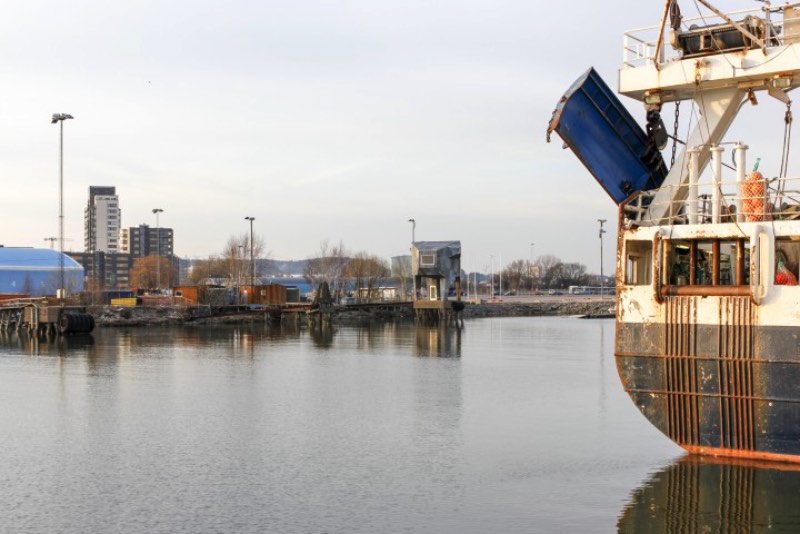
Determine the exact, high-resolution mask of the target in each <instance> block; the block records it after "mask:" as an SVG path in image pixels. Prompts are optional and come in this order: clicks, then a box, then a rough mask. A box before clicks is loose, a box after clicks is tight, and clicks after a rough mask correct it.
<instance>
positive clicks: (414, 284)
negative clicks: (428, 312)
mask: <svg viewBox="0 0 800 534" xmlns="http://www.w3.org/2000/svg"><path fill="white" fill-rule="evenodd" d="M408 222H410V223H411V248H409V251H410V252H411V254H412V256H413V254H414V242H415V241H416V240H417V239H416V238H417V236H416V233H417V220H416V219H409V220H408ZM412 264H413V259H412ZM411 282H412V284H411V285H412V288H411V291H412V292H413V293H412V295H411V297H412V300H417V277H416V276H414V273H413V272H412V273H411ZM403 290H404V291H405V288H403Z"/></svg>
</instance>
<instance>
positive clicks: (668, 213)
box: [548, 0, 800, 462]
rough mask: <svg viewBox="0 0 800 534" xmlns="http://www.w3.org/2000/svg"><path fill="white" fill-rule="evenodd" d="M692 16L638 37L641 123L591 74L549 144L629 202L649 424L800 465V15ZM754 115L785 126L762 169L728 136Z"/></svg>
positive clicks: (625, 262)
mask: <svg viewBox="0 0 800 534" xmlns="http://www.w3.org/2000/svg"><path fill="white" fill-rule="evenodd" d="M700 5H702V8H700ZM691 6H692V8H693V9H692V12H693V13H694V12H695V10H694V7H695V6H697V7H698V8H700V9H699V10H698V13H699V16H697V17H695V18H690V17H684V16H683V14H682V13H681V6H680V5H679V1H678V0H666V2H665V3H664V4H663V6H660V7H663V9H659V11H658V13H657V14H655V15H654V22H655V21H658V20H660V23H659V24H655V25H653V26H651V27H647V28H639V29H636V30H632V31H628V32H625V33H624V35H623V40H622V41H623V42H622V48H623V63H622V65H621V67H620V69H619V71H618V84H619V87H618V91H617V92H618V93H619V95H622V96H624V97H628V98H631V99H633V101H635V102H633V104H634V105H636V106H642V107H641V108H639V109H640V110H641V117H642V118H641V119H640V121H639V122H637V121H636V120H635V119H634V118H633V115H632V113H631V112H629V111H628V109H627V108H626V107H625V106H624V105H623V104H622V102H621V101H620V99H619V98H618V97H617V95H616V94H615V93H614V92H613V91H612V90H611V89H610V88H609V86H608V85H607V84H606V83H605V82H604V81H603V80H602V78H601V77H600V76H599V74H598V72H597V71H595V70H594V69H589V70H588V71H587V72H585V73H584V74H583V75H582V76H580V77H579V78H578V80H577V81H576V82H575V83H574V84H573V85H572V86H571V87H570V88H569V89H568V90H567V92H566V93H565V94H564V95H563V97H562V98H561V100H560V101H559V102H558V104H557V106H556V109H555V111H554V113H553V116H552V118H551V120H550V123H549V125H548V140H549V138H550V136H551V134H552V133H556V134H557V135H558V136H559V137H561V139H562V140H563V142H564V146H565V148H569V149H571V150H572V152H574V154H575V155H576V156H577V157H578V158H579V159H580V161H581V162H582V163H583V164H584V166H585V167H586V168H587V169H588V170H589V171H590V173H591V174H592V175H593V176H594V177H595V179H596V180H597V181H598V182H599V183H600V185H601V186H602V187H603V188H604V189H605V191H606V192H607V193H608V194H609V196H610V197H611V198H612V199H613V200H614V202H615V203H616V204H617V206H618V213H619V217H618V242H617V266H616V288H617V289H616V297H617V302H616V333H615V359H616V364H617V370H618V372H619V376H620V379H621V382H622V385H623V387H624V389H625V391H626V392H627V393H628V395H629V396H630V398H631V400H632V401H633V403H634V404H635V405H636V407H637V408H638V409H639V411H640V412H641V413H642V415H644V417H645V418H646V419H647V420H649V421H650V423H652V424H653V425H654V426H655V427H656V428H657V429H658V430H660V431H661V432H662V433H663V434H664V435H665V436H667V437H668V438H670V439H671V440H672V441H674V442H675V443H676V444H678V445H679V446H681V447H682V448H684V449H685V450H686V451H688V452H689V453H693V454H699V455H714V456H727V457H739V458H749V459H752V460H767V461H779V462H780V461H783V462H800V286H798V285H797V280H798V278H799V277H800V273H799V272H798V263H799V262H800V179H798V178H792V177H790V176H789V175H788V166H789V165H788V164H789V155H790V147H791V130H792V122H793V121H792V111H791V103H792V101H791V98H790V92H791V90H793V89H795V88H796V87H797V86H798V85H800V10H798V9H797V6H798V4H791V5H790V4H785V5H780V6H776V5H771V4H770V2H768V1H761V2H759V3H757V4H755V3H754V6H753V9H745V10H738V11H733V12H724V11H722V10H720V9H718V8H717V7H716V6H714V5H712V4H711V2H710V1H707V0H697V1H696V2H695V1H693V2H692V3H691ZM659 15H660V19H659V18H656V17H658V16H659ZM767 101H768V102H769V103H770V105H769V106H764V103H765V102H767ZM759 102H761V104H762V106H761V107H760V108H755V110H756V111H755V112H751V113H745V114H743V115H742V111H743V110H744V109H746V108H750V107H752V106H758V104H759ZM773 103H774V104H775V105H773ZM766 108H770V109H771V110H772V111H771V112H769V113H768V111H767V110H766ZM632 109H634V108H632ZM761 110H764V111H761ZM775 110H778V111H777V112H775ZM634 111H635V109H634ZM740 115H742V116H740ZM753 116H756V117H757V120H758V121H759V126H760V125H763V124H765V123H766V122H767V121H771V122H770V124H771V125H772V126H771V127H772V129H773V131H776V132H777V134H776V142H775V143H773V144H774V157H771V158H769V161H767V158H763V159H764V162H763V164H761V162H760V161H759V159H758V158H755V157H753V155H752V154H750V153H749V146H748V144H747V143H748V139H746V138H741V139H739V138H737V139H729V138H728V133H729V132H730V131H731V126H732V125H733V124H734V123H735V121H736V120H737V119H739V118H740V119H741V120H742V122H741V126H740V125H739V124H737V126H736V128H735V129H734V130H733V131H735V132H742V133H743V134H744V135H750V134H753V132H754V131H756V130H758V129H759V128H756V125H755V124H752V125H748V124H746V123H745V121H746V120H752V117H753ZM748 117H749V119H748ZM671 118H672V119H673V120H672V124H669V123H670V122H671V121H670V119H671ZM665 119H666V120H665ZM668 124H669V126H668ZM781 135H782V137H783V145H782V146H778V143H777V140H778V139H780V137H781ZM749 142H750V143H756V142H758V141H757V140H755V139H751V140H750V141H749ZM759 155H762V154H759ZM759 167H760V168H759Z"/></svg>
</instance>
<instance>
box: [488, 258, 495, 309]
mask: <svg viewBox="0 0 800 534" xmlns="http://www.w3.org/2000/svg"><path fill="white" fill-rule="evenodd" d="M493 299H494V254H489V300H493Z"/></svg>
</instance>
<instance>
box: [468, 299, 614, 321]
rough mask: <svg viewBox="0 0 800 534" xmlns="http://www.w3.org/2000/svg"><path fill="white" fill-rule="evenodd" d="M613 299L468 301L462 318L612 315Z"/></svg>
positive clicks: (598, 316) (596, 316) (601, 316)
mask: <svg viewBox="0 0 800 534" xmlns="http://www.w3.org/2000/svg"><path fill="white" fill-rule="evenodd" d="M614 314H615V300H614V298H613V297H609V298H602V299H601V298H592V297H584V298H580V297H578V298H574V297H573V298H566V299H552V300H537V301H533V302H513V301H511V302H492V303H487V302H484V303H469V304H467V306H466V307H465V308H464V318H465V319H466V318H471V317H527V316H533V317H535V316H557V315H562V316H564V315H566V316H575V315H579V316H586V317H593V318H603V317H614Z"/></svg>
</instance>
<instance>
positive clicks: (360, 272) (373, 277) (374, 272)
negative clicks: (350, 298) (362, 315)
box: [345, 252, 391, 302]
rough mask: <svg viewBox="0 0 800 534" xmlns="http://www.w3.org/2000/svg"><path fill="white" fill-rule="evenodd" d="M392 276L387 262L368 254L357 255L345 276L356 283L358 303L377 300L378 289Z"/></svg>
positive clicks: (350, 262)
mask: <svg viewBox="0 0 800 534" xmlns="http://www.w3.org/2000/svg"><path fill="white" fill-rule="evenodd" d="M390 275H391V269H389V265H388V264H387V262H386V260H384V259H383V258H380V257H378V256H375V255H371V254H368V253H366V252H358V253H356V254H355V255H354V256H353V257H352V258H351V259H350V261H348V262H347V267H346V268H345V276H347V277H348V278H351V279H352V280H353V281H354V283H355V290H356V298H357V299H358V302H362V301H367V302H369V301H372V300H375V299H376V298H377V296H378V295H377V290H378V288H379V287H380V286H381V285H382V284H383V283H384V282H385V281H386V280H388V279H389V276H390Z"/></svg>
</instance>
